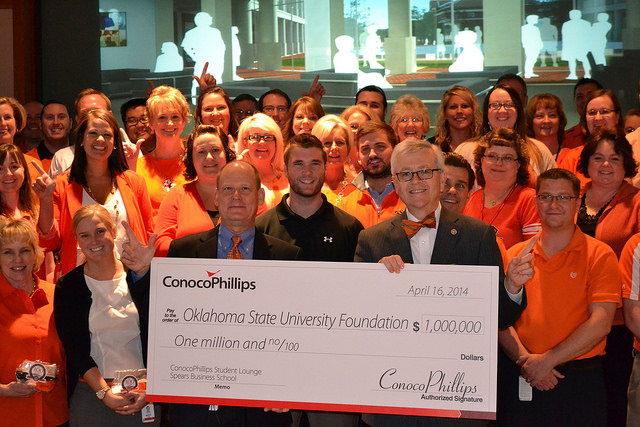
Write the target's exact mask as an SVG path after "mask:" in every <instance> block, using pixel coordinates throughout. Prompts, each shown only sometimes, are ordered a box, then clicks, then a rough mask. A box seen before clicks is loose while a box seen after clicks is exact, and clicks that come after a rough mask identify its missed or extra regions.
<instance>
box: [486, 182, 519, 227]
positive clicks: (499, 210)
mask: <svg viewBox="0 0 640 427" xmlns="http://www.w3.org/2000/svg"><path fill="white" fill-rule="evenodd" d="M515 188H516V186H515V185H514V186H513V187H511V188H510V189H509V194H507V197H505V198H504V200H503V201H502V202H500V207H499V208H498V211H497V212H496V213H495V215H493V218H491V221H485V219H484V210H485V207H484V190H483V191H482V211H481V216H482V218H481V219H482V221H484V222H486V223H487V224H489V225H493V222H494V221H495V220H496V218H497V217H498V215H500V212H502V209H504V205H505V203H506V202H507V200H509V197H511V193H512V192H513V190H514V189H515ZM493 206H495V203H494V204H493V205H492V208H491V209H493Z"/></svg>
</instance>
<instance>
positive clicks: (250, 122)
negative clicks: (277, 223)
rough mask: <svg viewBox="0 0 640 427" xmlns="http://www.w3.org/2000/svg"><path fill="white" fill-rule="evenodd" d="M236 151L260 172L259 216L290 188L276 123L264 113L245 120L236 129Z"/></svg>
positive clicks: (278, 200) (279, 133) (278, 201)
mask: <svg viewBox="0 0 640 427" xmlns="http://www.w3.org/2000/svg"><path fill="white" fill-rule="evenodd" d="M237 153H238V155H239V156H241V157H242V160H245V161H247V162H249V163H251V164H252V165H253V166H255V167H256V169H258V172H260V180H261V181H262V188H264V190H265V198H264V204H263V205H262V206H260V207H259V208H258V215H259V214H261V213H262V212H265V211H266V210H269V209H271V208H272V207H274V206H275V205H277V204H278V203H280V200H281V199H282V195H283V194H285V193H287V192H288V191H289V181H288V180H287V177H286V176H285V175H284V157H283V156H284V142H283V140H282V133H281V132H280V128H279V127H278V125H277V124H276V122H275V121H273V119H272V118H271V117H269V116H267V115H266V114H263V113H257V114H254V115H253V116H251V117H247V118H246V119H244V121H243V122H242V124H241V125H240V130H238V146H237Z"/></svg>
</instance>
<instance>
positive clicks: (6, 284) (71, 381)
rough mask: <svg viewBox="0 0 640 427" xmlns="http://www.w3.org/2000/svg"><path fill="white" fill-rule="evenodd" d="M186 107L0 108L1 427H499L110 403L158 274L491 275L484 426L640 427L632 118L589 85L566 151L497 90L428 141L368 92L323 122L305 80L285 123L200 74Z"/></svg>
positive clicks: (159, 91) (639, 220) (515, 79)
mask: <svg viewBox="0 0 640 427" xmlns="http://www.w3.org/2000/svg"><path fill="white" fill-rule="evenodd" d="M196 83H197V84H198V85H199V86H200V89H201V93H200V95H199V96H198V98H197V103H196V106H195V109H194V111H193V112H192V111H191V110H190V107H189V105H190V104H189V102H187V99H186V98H185V96H184V95H183V94H182V93H181V92H180V91H178V90H177V89H175V88H172V87H168V86H159V87H156V88H154V89H153V91H152V92H151V93H150V94H149V96H148V97H147V98H136V99H132V100H129V101H127V102H125V103H124V104H123V105H122V108H121V111H120V118H121V123H122V128H120V126H119V125H118V120H117V119H116V117H115V115H114V113H113V112H112V111H111V101H110V100H109V98H108V97H107V96H105V95H104V94H103V93H101V92H99V91H98V90H95V89H86V90H83V91H82V92H80V93H79V94H78V96H77V98H76V100H75V104H74V105H75V109H76V111H75V112H76V115H75V117H74V118H73V119H72V117H71V115H70V114H69V112H68V111H67V108H66V106H65V104H64V103H63V102H61V101H58V100H49V101H47V102H46V103H45V104H40V103H38V102H28V103H25V104H24V106H23V105H22V104H20V103H19V102H18V101H17V100H15V99H13V98H10V97H0V208H1V209H2V212H0V273H1V274H0V337H4V338H3V339H2V343H3V345H2V346H0V413H1V414H3V423H4V422H6V423H7V425H33V426H62V425H71V426H85V425H90V424H95V425H105V426H106V425H143V424H147V423H149V422H151V423H153V424H155V425H161V424H162V425H165V426H175V427H179V426H194V425H212V426H213V425H216V426H218V425H220V426H299V425H309V426H310V427H325V426H338V427H342V426H344V427H347V426H351V427H358V426H363V425H368V426H370V427H380V426H445V425H473V426H476V425H477V426H485V425H491V424H492V423H494V422H489V421H483V420H466V421H465V422H464V423H463V424H457V423H462V421H456V420H451V419H443V418H428V417H411V416H393V415H373V414H353V413H339V412H322V411H299V410H292V411H288V410H283V409H277V410H273V409H272V410H269V411H263V410H262V409H256V408H241V407H225V406H221V407H217V406H207V405H186V404H169V405H168V406H167V405H162V406H161V405H157V404H156V405H154V404H151V403H148V402H147V401H146V395H145V392H144V390H137V389H136V390H129V391H127V390H125V391H122V390H120V389H118V388H114V378H115V377H116V375H117V372H119V371H121V370H139V369H143V368H144V367H145V363H146V362H145V361H146V356H147V345H146V343H147V326H148V322H149V318H148V311H149V301H148V298H149V286H150V282H149V268H150V263H151V259H152V258H153V257H154V256H155V257H165V256H168V257H197V258H243V259H278V260H296V259H299V260H307V261H332V262H353V261H355V262H376V263H377V262H381V263H383V264H384V265H385V266H386V267H387V269H388V270H389V271H390V272H391V273H397V274H402V269H403V268H404V265H405V264H407V263H416V264H458V265H494V266H497V267H498V269H499V273H500V274H499V277H500V283H499V286H500V289H499V326H500V331H499V335H498V336H499V343H500V348H501V351H500V353H499V361H498V411H497V420H496V421H495V424H496V425H501V426H502V425H504V426H521V425H531V426H539V425H542V424H543V423H545V424H550V425H558V426H567V425H593V426H605V425H607V426H620V425H624V424H625V423H626V425H628V426H636V425H640V379H639V378H640V279H638V277H640V256H639V255H638V253H639V251H640V188H639V187H640V174H639V172H638V165H639V164H640V129H638V128H639V127H640V112H639V111H640V109H637V108H636V109H632V110H630V111H629V112H627V114H626V115H625V114H624V112H623V111H621V108H620V103H619V102H618V100H617V98H616V96H615V94H614V93H613V92H611V91H608V90H606V89H605V88H603V87H602V85H601V84H600V83H599V82H597V81H595V80H593V79H589V78H583V79H581V80H579V81H578V82H577V84H576V85H575V89H574V98H575V108H576V111H577V113H578V114H579V116H580V122H579V123H578V124H576V125H575V126H574V127H572V128H570V129H565V128H566V126H567V118H566V114H565V109H566V108H568V106H563V105H562V102H561V100H560V99H559V98H558V97H557V96H556V95H554V94H552V93H548V94H541V95H537V96H535V97H533V98H532V99H531V100H529V99H528V97H527V88H526V83H525V82H524V80H523V79H522V78H521V77H519V76H518V75H513V74H509V75H505V76H503V77H501V78H500V79H499V80H498V82H497V83H496V85H495V86H494V87H492V88H491V89H490V90H489V91H488V92H487V94H486V96H485V98H484V100H483V102H482V103H480V102H479V100H478V99H477V98H476V96H475V95H474V93H473V92H472V91H471V90H469V89H468V88H466V87H462V86H453V87H451V88H449V89H448V90H446V91H445V92H444V94H443V97H442V101H441V104H440V107H439V109H438V113H437V118H436V120H435V124H434V133H433V136H432V137H430V138H428V139H427V138H426V137H427V135H428V134H429V132H430V127H431V123H430V120H429V113H428V110H427V107H426V106H425V104H424V103H423V102H422V101H421V100H420V99H419V98H417V97H415V96H414V95H412V94H406V95H403V96H401V97H399V98H398V99H397V101H396V102H395V103H394V104H393V106H392V107H391V108H390V109H389V114H388V116H389V117H387V107H388V103H387V98H386V95H385V93H384V91H383V90H382V89H380V88H379V87H376V86H366V87H364V88H362V89H360V90H359V91H358V92H357V93H356V94H355V98H354V105H353V106H350V107H348V108H346V109H345V110H344V112H343V113H342V114H341V115H340V116H338V115H332V114H329V115H326V114H325V112H324V109H323V108H322V105H321V101H322V96H323V94H324V93H325V90H324V88H323V87H322V85H321V84H319V83H318V81H317V79H316V81H315V82H314V84H313V86H312V88H311V89H310V91H309V93H306V94H304V96H301V97H300V98H298V99H296V100H295V101H293V102H292V100H291V98H290V97H289V95H288V94H286V93H285V92H283V91H281V90H278V89H274V90H270V91H268V92H266V93H264V94H262V96H260V97H259V99H256V98H254V97H253V96H251V95H249V94H245V95H240V96H238V97H236V98H235V99H234V100H233V101H232V100H231V99H230V97H229V96H228V94H227V93H226V91H225V90H224V89H223V88H222V87H219V86H216V84H215V79H213V78H211V77H210V76H208V75H206V70H205V71H204V72H203V75H202V76H200V77H199V78H197V79H196ZM191 116H193V119H194V121H195V126H194V129H193V131H192V132H190V133H189V134H188V135H183V133H184V129H185V125H186V124H187V123H188V122H189V120H190V118H191ZM387 119H388V121H387ZM56 282H57V285H53V283H56ZM25 360H38V361H42V362H43V363H46V364H50V365H55V366H57V369H58V370H57V372H58V375H57V381H56V382H55V383H54V384H55V385H54V386H53V389H52V390H51V391H50V392H43V391H41V389H40V388H38V381H33V380H31V381H24V380H21V379H16V369H17V367H18V366H19V365H20V364H21V363H22V362H23V361H25ZM630 378H631V380H630ZM523 394H528V396H529V398H528V399H527V398H522V396H523ZM531 396H532V397H531ZM132 415H133V416H132Z"/></svg>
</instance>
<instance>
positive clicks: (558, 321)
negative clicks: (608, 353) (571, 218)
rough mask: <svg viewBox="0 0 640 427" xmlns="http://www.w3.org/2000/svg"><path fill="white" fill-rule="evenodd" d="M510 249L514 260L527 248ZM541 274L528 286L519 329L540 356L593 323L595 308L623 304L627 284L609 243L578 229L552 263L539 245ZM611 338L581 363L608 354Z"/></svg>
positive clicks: (536, 265) (536, 263)
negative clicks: (591, 307) (623, 284)
mask: <svg viewBox="0 0 640 427" xmlns="http://www.w3.org/2000/svg"><path fill="white" fill-rule="evenodd" d="M527 243H528V241H527V242H521V243H518V244H516V245H514V246H513V247H512V248H511V249H509V258H510V259H512V258H513V257H515V256H517V255H518V254H519V253H520V251H522V249H523V248H524V247H525V246H526V245H527ZM532 253H533V267H534V270H535V274H534V276H533V278H532V279H531V280H529V281H528V282H527V283H526V284H525V289H526V292H527V307H526V308H525V309H524V311H523V312H522V315H521V316H520V318H519V319H518V320H517V321H516V323H515V325H514V328H515V329H516V331H517V332H518V335H519V337H520V340H521V341H522V344H524V346H525V347H526V348H527V349H528V350H529V351H531V352H532V353H535V354H540V353H544V352H545V351H547V350H549V349H551V348H553V347H555V346H557V345H558V344H559V343H561V342H563V341H564V340H565V339H567V337H568V336H569V335H570V334H571V333H572V332H573V331H574V330H575V329H576V328H577V327H578V326H580V325H581V324H583V323H584V322H585V321H587V319H588V318H589V305H590V304H592V303H596V302H614V303H616V304H618V305H619V304H620V302H621V295H620V288H621V279H620V272H619V270H618V263H617V258H616V254H615V253H613V251H612V250H611V248H610V247H609V246H607V245H606V244H605V243H602V242H601V241H599V240H596V239H594V238H593V237H590V236H587V235H585V234H584V233H583V232H582V231H581V230H580V228H578V227H576V229H575V232H574V234H573V238H572V239H571V241H570V242H569V244H568V245H567V247H565V248H564V249H563V250H561V251H560V252H558V253H556V254H555V255H554V256H552V257H551V258H547V256H546V254H545V253H544V251H543V250H542V247H541V246H540V242H539V241H538V242H536V244H535V245H534V246H533V250H532ZM606 342H607V339H606V338H603V339H602V341H600V342H599V343H598V344H597V345H595V346H594V347H593V348H592V349H591V350H589V351H587V352H586V353H585V354H583V355H581V356H579V357H577V358H576V360H577V359H586V358H589V357H594V356H598V355H602V354H604V348H605V345H606Z"/></svg>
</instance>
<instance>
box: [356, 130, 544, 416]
mask: <svg viewBox="0 0 640 427" xmlns="http://www.w3.org/2000/svg"><path fill="white" fill-rule="evenodd" d="M443 172H444V159H443V156H442V152H441V151H440V150H439V149H438V148H437V147H436V146H434V145H432V144H430V143H428V142H426V141H416V140H405V141H403V142H402V143H400V144H398V145H397V146H396V147H395V149H394V150H393V154H392V156H391V175H392V179H393V184H394V186H395V190H396V192H397V193H398V195H399V196H400V199H401V200H402V201H403V202H404V203H405V204H406V206H407V209H406V211H405V212H404V213H402V214H401V215H398V216H395V217H393V218H391V219H388V220H386V221H384V222H381V223H380V224H377V225H375V226H373V227H370V228H368V229H365V230H363V231H362V232H361V233H360V236H359V238H358V246H357V248H356V254H355V261H356V262H381V263H384V265H385V266H386V267H387V269H388V270H389V271H390V272H392V273H400V272H401V270H402V269H403V268H404V264H405V263H413V264H457V265H495V266H498V267H499V270H500V274H499V278H500V280H499V283H500V289H499V305H498V306H499V316H498V317H499V320H498V325H499V327H500V328H506V327H508V326H510V325H512V324H513V323H514V322H515V321H516V320H517V319H518V317H519V316H520V314H521V313H522V310H523V309H524V307H525V305H526V296H525V295H524V289H523V284H524V283H525V282H526V281H527V280H528V279H529V278H531V277H532V275H533V266H532V264H531V259H532V255H531V254H528V252H524V251H523V253H521V256H519V257H516V258H514V260H513V261H512V262H511V263H510V264H509V269H508V274H507V276H506V278H505V274H504V269H503V266H502V258H501V256H500V250H499V249H498V245H497V243H496V235H495V231H494V229H493V228H492V227H491V226H489V225H488V224H486V223H484V222H482V221H479V220H476V219H474V218H471V217H468V216H465V215H460V214H456V213H453V212H451V211H449V210H447V209H446V208H443V207H442V206H441V205H440V193H441V192H442V191H443V190H444V182H445V177H444V175H443ZM529 250H530V249H529ZM447 421H448V420H438V419H431V418H420V417H407V416H391V415H379V416H374V419H373V420H372V423H373V424H372V425H373V427H379V426H400V425H403V426H418V425H419V426H431V425H438V426H439V425H448V423H447ZM449 421H452V422H456V421H454V420H449ZM458 422H459V421H458Z"/></svg>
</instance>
